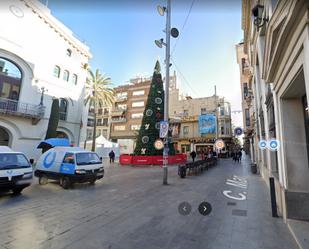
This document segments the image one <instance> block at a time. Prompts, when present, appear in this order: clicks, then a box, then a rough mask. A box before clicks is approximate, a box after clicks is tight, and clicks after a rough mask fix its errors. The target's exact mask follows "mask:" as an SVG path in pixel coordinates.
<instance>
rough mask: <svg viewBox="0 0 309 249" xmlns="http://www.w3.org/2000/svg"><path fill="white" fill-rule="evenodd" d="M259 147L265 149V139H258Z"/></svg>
mask: <svg viewBox="0 0 309 249" xmlns="http://www.w3.org/2000/svg"><path fill="white" fill-rule="evenodd" d="M259 147H260V149H261V150H265V149H266V147H267V142H266V140H260V142H259Z"/></svg>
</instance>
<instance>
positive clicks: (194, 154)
mask: <svg viewBox="0 0 309 249" xmlns="http://www.w3.org/2000/svg"><path fill="white" fill-rule="evenodd" d="M190 156H191V157H192V161H193V162H194V160H195V157H196V152H195V151H194V150H193V151H192V152H191V153H190Z"/></svg>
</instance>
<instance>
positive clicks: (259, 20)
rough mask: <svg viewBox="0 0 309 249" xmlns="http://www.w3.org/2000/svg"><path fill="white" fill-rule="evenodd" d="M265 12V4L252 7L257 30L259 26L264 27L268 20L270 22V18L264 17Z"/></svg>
mask: <svg viewBox="0 0 309 249" xmlns="http://www.w3.org/2000/svg"><path fill="white" fill-rule="evenodd" d="M263 12H264V6H263V5H260V4H257V5H255V6H254V8H253V9H252V15H253V17H254V25H255V26H256V27H257V30H259V28H261V27H263V26H264V25H265V24H266V22H268V21H269V20H268V18H265V17H263Z"/></svg>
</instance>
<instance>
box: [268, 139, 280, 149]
mask: <svg viewBox="0 0 309 249" xmlns="http://www.w3.org/2000/svg"><path fill="white" fill-rule="evenodd" d="M268 148H269V149H270V150H272V151H276V150H277V149H278V148H279V141H278V140H277V139H274V138H273V139H270V140H269V142H268Z"/></svg>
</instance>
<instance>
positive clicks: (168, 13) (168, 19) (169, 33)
mask: <svg viewBox="0 0 309 249" xmlns="http://www.w3.org/2000/svg"><path fill="white" fill-rule="evenodd" d="M158 12H159V14H160V15H161V16H163V15H164V13H166V28H165V34H166V40H165V42H164V41H163V39H160V40H156V41H155V44H156V45H157V46H158V47H159V48H162V46H163V45H164V46H165V67H166V73H165V91H164V121H165V122H168V118H169V117H168V102H169V98H168V97H169V79H170V38H171V36H173V37H174V38H176V37H178V35H179V32H178V30H177V29H176V28H172V29H171V0H167V7H161V6H158ZM168 150H169V147H168V135H167V137H165V138H164V150H163V184H164V185H167V184H168V183H167V177H168V170H167V169H168V168H167V164H168Z"/></svg>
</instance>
